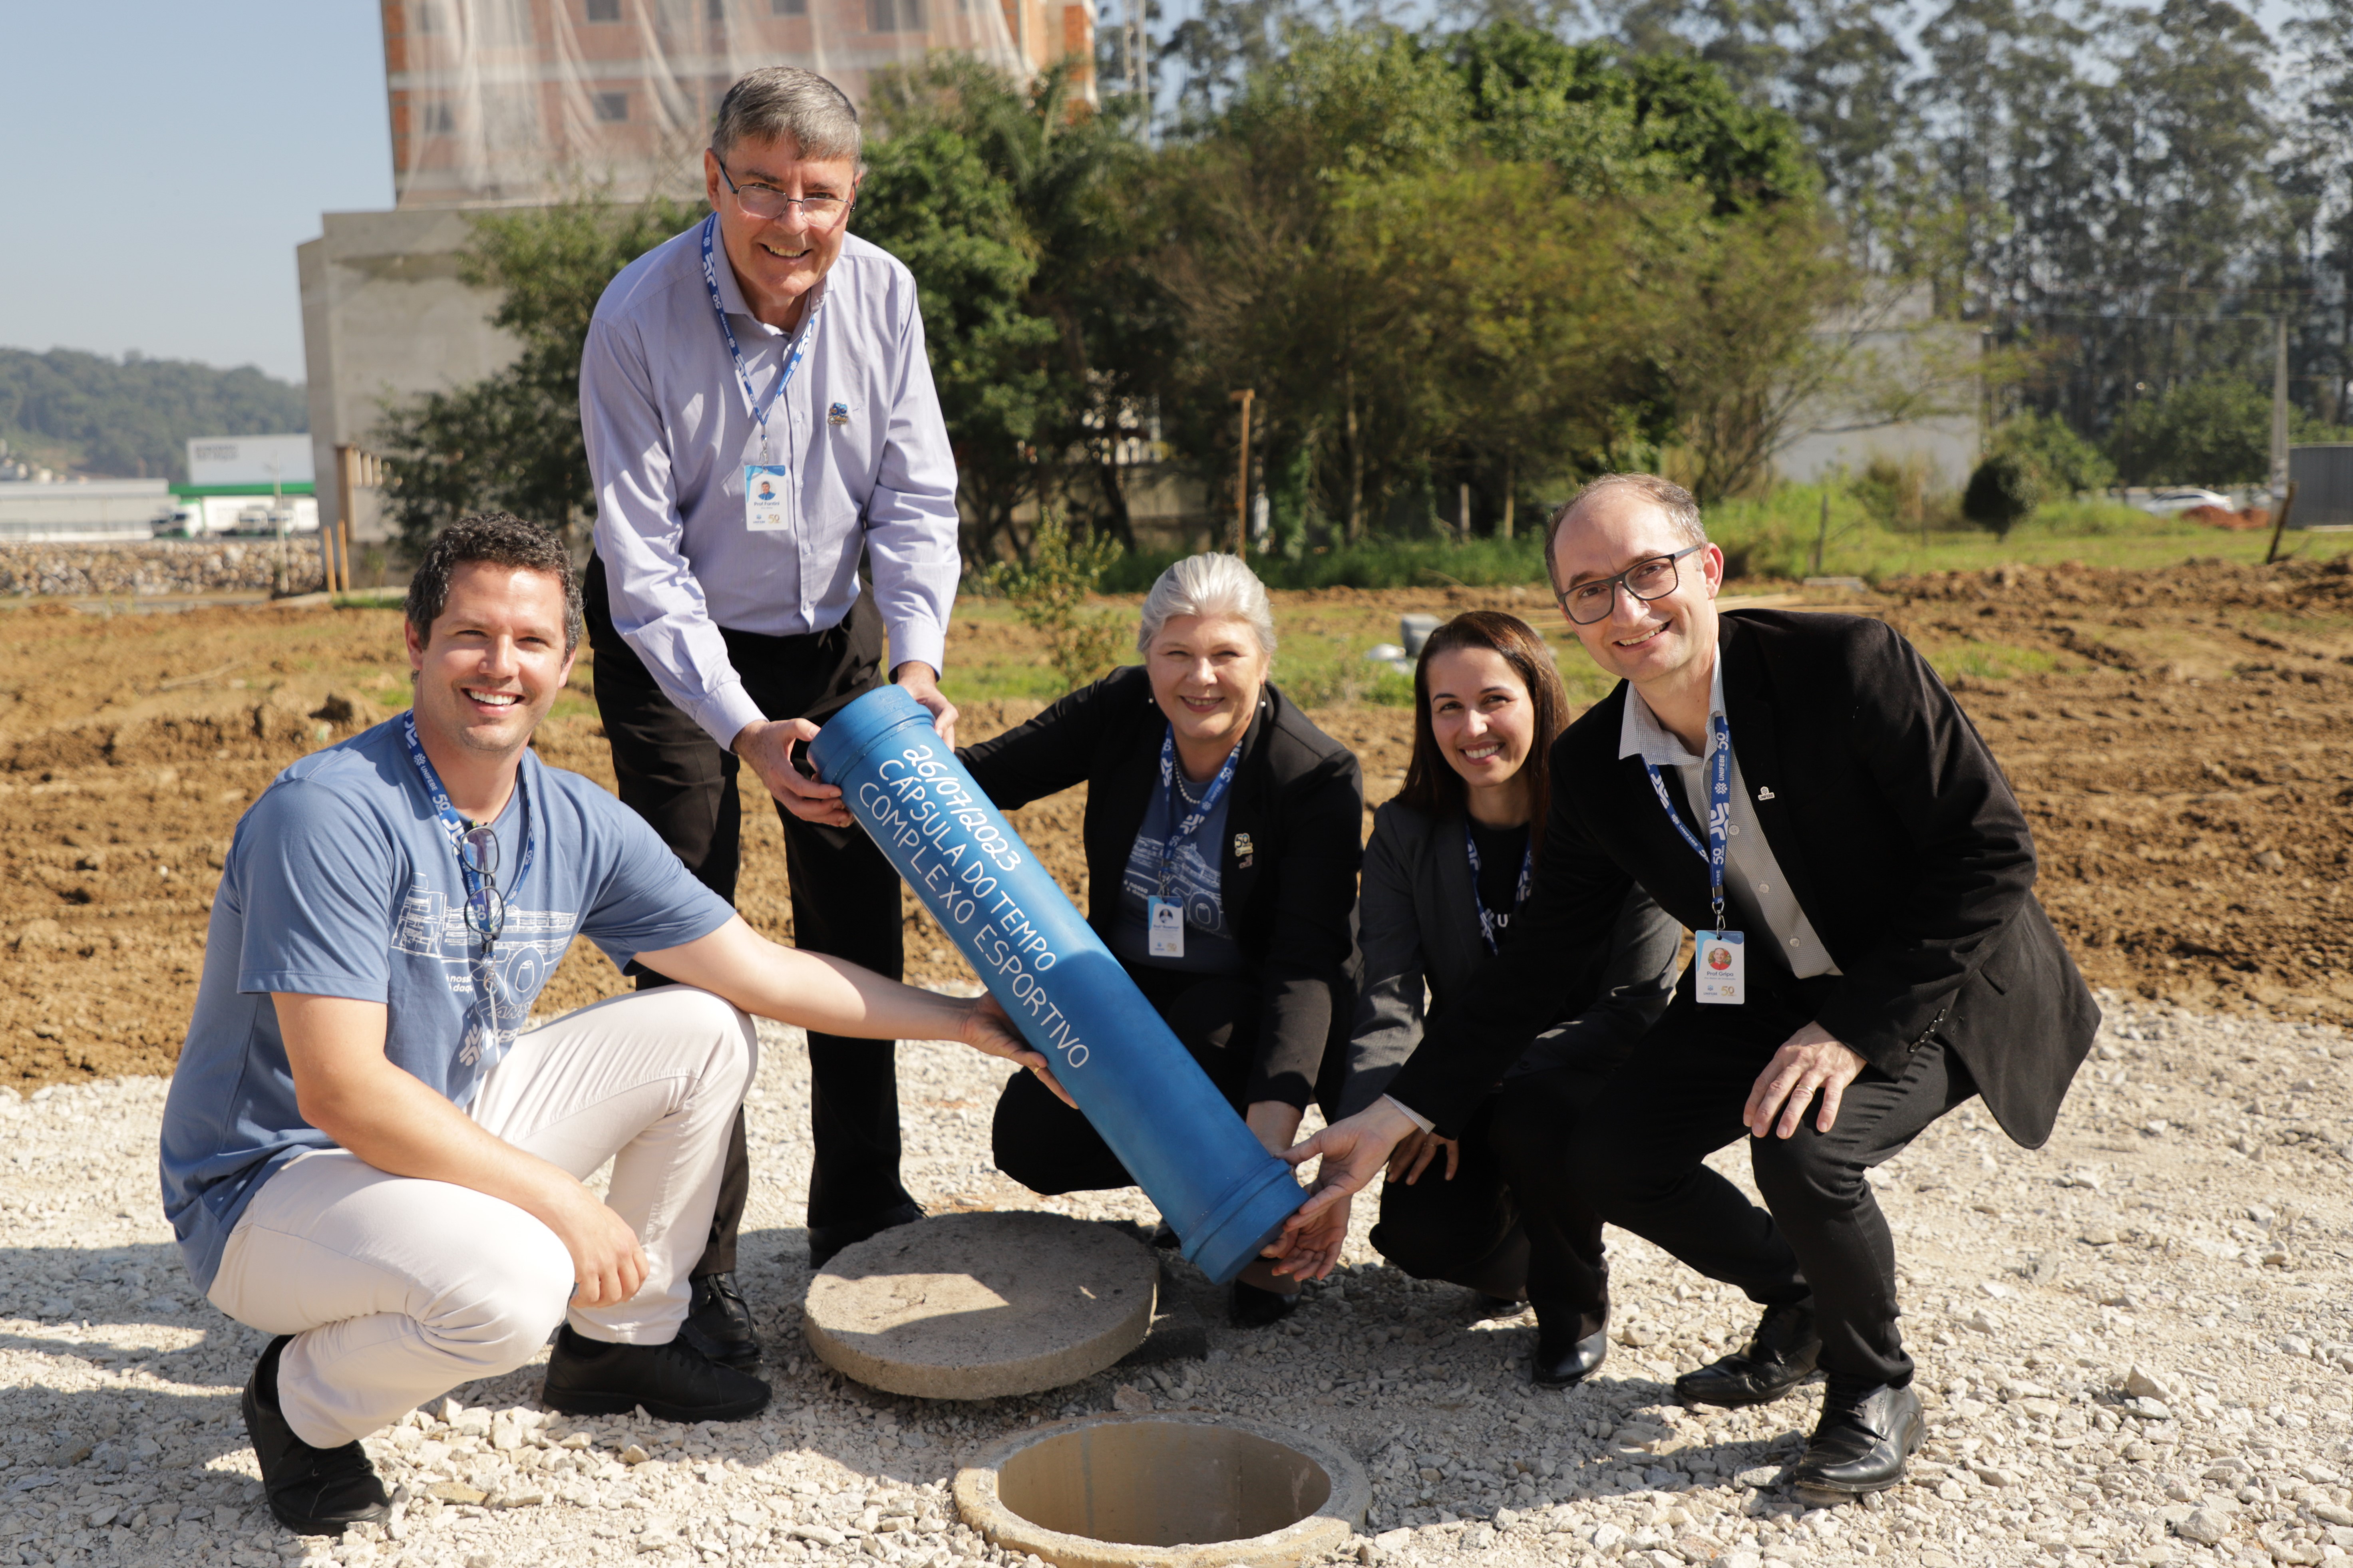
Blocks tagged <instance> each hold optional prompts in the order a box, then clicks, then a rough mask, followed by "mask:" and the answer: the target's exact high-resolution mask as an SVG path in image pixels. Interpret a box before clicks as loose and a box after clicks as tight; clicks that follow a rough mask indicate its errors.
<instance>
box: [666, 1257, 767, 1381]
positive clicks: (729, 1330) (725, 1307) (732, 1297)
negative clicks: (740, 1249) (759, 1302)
mask: <svg viewBox="0 0 2353 1568" xmlns="http://www.w3.org/2000/svg"><path fill="white" fill-rule="evenodd" d="M692 1283H693V1285H694V1300H693V1301H692V1303H691V1305H689V1306H688V1308H687V1309H686V1321H685V1322H684V1323H683V1324H681V1325H680V1327H679V1331H678V1333H679V1338H681V1339H682V1340H684V1341H685V1342H687V1343H688V1344H691V1345H692V1346H693V1347H694V1348H695V1349H696V1350H699V1351H701V1352H702V1353H703V1354H704V1355H707V1356H709V1357H710V1358H711V1359H712V1361H715V1362H717V1363H719V1364H720V1365H722V1366H732V1367H733V1368H734V1369H735V1370H736V1371H737V1372H754V1371H757V1370H758V1368H759V1365H760V1336H759V1334H758V1333H757V1332H756V1331H754V1329H753V1327H752V1309H751V1308H749V1307H747V1306H745V1305H744V1293H743V1292H742V1291H740V1290H738V1289H735V1276H733V1274H705V1275H703V1276H702V1278H701V1279H696V1280H694V1281H693V1282H692Z"/></svg>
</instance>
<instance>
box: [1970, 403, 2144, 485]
mask: <svg viewBox="0 0 2353 1568" xmlns="http://www.w3.org/2000/svg"><path fill="white" fill-rule="evenodd" d="M1993 449H1994V450H1995V451H1996V452H2006V453H2008V454H2009V455H2010V456H2011V457H2013V458H2017V459H2018V460H2019V461H2020V462H2021V463H2023V464H2025V465H2026V468H2027V469H2028V471H2029V472H2031V473H2032V474H2033V476H2034V478H2035V479H2036V480H2037V481H2038V482H2039V483H2040V485H2041V486H2042V492H2043V493H2044V494H2045V495H2070V496H2072V495H2082V494H2084V492H2086V491H2089V490H2104V489H2107V488H2108V487H2109V486H2110V485H2113V484H2115V483H2116V465H2115V464H2114V463H2112V462H2110V461H2108V458H2107V454H2106V453H2105V452H2103V451H2101V450H2100V449H2099V448H2098V447H2094V446H2093V445H2092V444H2091V443H2090V442H2089V441H2086V440H2084V437H2081V436H2078V435H2077V434H2076V433H2075V428H2074V426H2072V425H2070V424H2068V423H2067V422H2066V421H2065V420H2064V419H2062V418H2060V417H2059V416H2057V415H2055V414H2037V413H2035V412H2034V410H2032V409H2031V408H2030V409H2027V410H2025V411H2024V412H2023V413H2021V414H2017V415H2013V416H2011V417H2010V418H2009V419H2008V420H2005V421H2004V422H2003V424H2002V426H2001V428H2000V429H1999V430H1996V431H1995V432H1994V436H1993Z"/></svg>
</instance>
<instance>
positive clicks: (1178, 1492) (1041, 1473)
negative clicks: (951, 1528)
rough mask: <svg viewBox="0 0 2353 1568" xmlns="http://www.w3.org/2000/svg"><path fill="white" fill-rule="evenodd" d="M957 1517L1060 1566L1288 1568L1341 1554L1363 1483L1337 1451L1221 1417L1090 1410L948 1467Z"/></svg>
mask: <svg viewBox="0 0 2353 1568" xmlns="http://www.w3.org/2000/svg"><path fill="white" fill-rule="evenodd" d="M955 1500H956V1511H957V1512H958V1513H959V1514H960V1515H962V1516H963V1519H964V1521H965V1523H966V1524H967V1525H969V1526H971V1527H972V1528H973V1529H974V1530H975V1531H978V1532H979V1533H980V1534H981V1535H982V1536H983V1537H985V1538H986V1539H987V1541H988V1542H990V1544H992V1545H995V1546H998V1547H1002V1548H1003V1549H1004V1550H1006V1551H1008V1552H1036V1553H1037V1554H1038V1555H1039V1557H1041V1558H1043V1559H1044V1560H1045V1561H1047V1562H1048V1563H1053V1564H1055V1565H1056V1568H1211V1565H1223V1564H1248V1565H1250V1568H1287V1565H1289V1564H1293V1563H1310V1562H1314V1561H1315V1560H1316V1559H1318V1558H1321V1557H1324V1556H1327V1555H1329V1554H1330V1553H1332V1552H1335V1551H1337V1550H1339V1549H1340V1548H1341V1547H1343V1546H1345V1544H1346V1543H1347V1541H1348V1538H1349V1537H1350V1535H1352V1534H1353V1533H1354V1532H1355V1531H1356V1529H1357V1528H1358V1527H1360V1526H1361V1525H1362V1524H1363V1523H1364V1520H1365V1510H1366V1507H1367V1506H1369V1504H1370V1503H1371V1501H1372V1490H1371V1488H1370V1486H1369V1484H1368V1483H1367V1482H1366V1479H1365V1472H1364V1468H1363V1467H1361V1466H1360V1465H1358V1464H1357V1463H1356V1460H1355V1459H1353V1458H1349V1456H1348V1455H1347V1454H1345V1453H1344V1452H1342V1451H1341V1450H1340V1449H1338V1448H1335V1447H1332V1446H1331V1445H1329V1444H1325V1443H1320V1442H1317V1441H1315V1440H1314V1439H1312V1438H1309V1437H1304V1436H1301V1435H1299V1434H1297V1433H1294V1432H1284V1431H1281V1430H1279V1429H1276V1428H1273V1427H1268V1426H1255V1425H1253V1424H1251V1423H1250V1422H1246V1421H1235V1420H1231V1419H1229V1418H1227V1417H1223V1416H1214V1415H1192V1414H1188V1413H1183V1412H1176V1411H1171V1412H1166V1413H1162V1414H1155V1415H1091V1416H1084V1417H1082V1418H1080V1419H1078V1420H1075V1421H1063V1422H1058V1423H1056V1424H1054V1425H1052V1426H1039V1427H1036V1428H1033V1429H1032V1430H1030V1431H1027V1432H1022V1433H1018V1434H1017V1435H1015V1436H1011V1437H1008V1438H1006V1439H1004V1440H1003V1441H1001V1442H999V1443H997V1444H995V1445H994V1446H992V1447H988V1448H986V1449H984V1450H982V1451H981V1452H980V1453H978V1454H976V1455H975V1456H974V1457H973V1458H972V1461H971V1462H970V1463H969V1464H968V1465H967V1466H965V1468H963V1469H961V1470H958V1471H957V1472H956V1479H955Z"/></svg>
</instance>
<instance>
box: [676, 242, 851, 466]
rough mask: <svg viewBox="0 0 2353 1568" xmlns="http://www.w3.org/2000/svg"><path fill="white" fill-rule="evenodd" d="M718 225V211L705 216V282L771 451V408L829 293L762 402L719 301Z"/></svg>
mask: <svg viewBox="0 0 2353 1568" xmlns="http://www.w3.org/2000/svg"><path fill="white" fill-rule="evenodd" d="M718 225H719V215H718V214H717V213H713V214H712V215H711V216H709V217H707V218H704V219H703V220H702V286H703V287H704V288H705V289H709V290H710V291H711V313H712V315H714V316H717V317H718V318H719V335H720V336H721V337H723V338H725V339H726V340H727V353H728V356H729V357H730V358H732V359H733V360H734V362H735V379H736V380H737V381H739V382H742V383H743V384H744V407H746V408H748V409H750V410H751V412H752V422H753V424H754V425H756V426H758V427H759V431H760V456H761V457H763V458H765V457H766V456H767V455H768V410H769V409H770V408H772V407H774V406H775V405H776V399H777V398H778V397H780V396H782V395H784V390H785V388H786V386H788V385H790V384H792V379H793V372H795V371H797V370H798V369H800V367H801V356H802V355H803V354H806V353H808V345H809V339H810V338H812V337H814V336H815V335H816V334H817V319H818V315H819V314H821V313H822V312H823V311H824V310H825V300H826V296H824V295H823V294H820V295H818V300H817V303H816V304H815V305H814V306H812V307H810V310H809V317H808V320H807V321H804V322H802V323H801V332H800V339H799V341H798V342H796V343H794V344H793V349H792V352H791V353H788V354H786V356H785V368H784V370H783V372H782V373H781V374H778V375H777V377H776V385H774V386H772V387H770V388H768V396H767V399H766V401H765V402H763V401H762V400H761V399H760V397H759V395H757V394H755V393H754V392H753V390H752V373H751V372H750V371H749V370H747V369H745V368H744V351H743V349H742V348H741V347H739V346H738V345H737V343H736V342H735V329H734V328H733V327H731V326H729V325H728V324H727V307H726V306H724V305H723V304H721V303H720V302H719V268H718V266H717V264H716V263H715V262H713V261H712V256H711V236H712V233H713V231H714V230H716V228H717V227H718Z"/></svg>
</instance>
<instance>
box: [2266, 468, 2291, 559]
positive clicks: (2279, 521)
mask: <svg viewBox="0 0 2353 1568" xmlns="http://www.w3.org/2000/svg"><path fill="white" fill-rule="evenodd" d="M2294 505H2295V480H2294V479H2290V480H2288V482H2287V493H2286V494H2285V495H2284V496H2282V497H2280V504H2279V515H2278V516H2277V517H2274V519H2272V547H2271V548H2270V549H2269V550H2266V551H2264V552H2263V564H2264V565H2266V566H2268V565H2270V564H2271V563H2273V562H2274V561H2276V560H2278V559H2279V547H2280V535H2281V534H2283V533H2284V532H2286V531H2287V513H2288V509H2289V508H2290V507H2292V506H2294Z"/></svg>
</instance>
